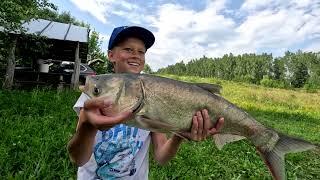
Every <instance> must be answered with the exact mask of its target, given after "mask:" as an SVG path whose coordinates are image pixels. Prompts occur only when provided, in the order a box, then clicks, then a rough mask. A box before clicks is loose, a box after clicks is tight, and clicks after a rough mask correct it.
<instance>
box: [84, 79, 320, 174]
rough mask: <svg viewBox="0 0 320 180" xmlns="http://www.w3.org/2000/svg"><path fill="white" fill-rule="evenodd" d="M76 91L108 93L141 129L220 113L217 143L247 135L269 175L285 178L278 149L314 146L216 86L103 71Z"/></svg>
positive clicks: (184, 127) (167, 128)
mask: <svg viewBox="0 0 320 180" xmlns="http://www.w3.org/2000/svg"><path fill="white" fill-rule="evenodd" d="M82 91H83V92H84V93H86V94H87V95H88V96H90V97H91V98H100V97H101V98H103V97H106V98H109V99H111V100H112V101H113V102H114V105H113V108H112V111H113V113H118V112H122V111H126V110H130V109H131V110H133V112H134V114H135V115H134V118H133V119H131V120H128V121H127V122H126V124H128V125H131V126H136V127H139V128H142V129H146V130H150V131H154V132H164V133H174V134H177V135H179V136H183V135H182V132H189V131H190V128H191V125H192V118H191V117H192V116H193V115H194V114H195V112H196V111H198V110H201V109H204V108H205V109H207V110H208V113H209V115H210V117H211V120H212V123H213V124H214V123H215V121H216V120H217V119H218V117H224V119H225V121H224V125H223V127H222V128H221V130H220V131H219V133H218V134H216V135H214V139H215V143H216V145H217V147H218V148H219V149H221V148H222V147H223V145H225V144H226V143H229V142H232V141H237V140H240V139H243V138H247V139H248V140H249V141H251V142H252V144H254V145H255V146H256V148H257V150H258V151H259V152H260V154H261V157H262V158H263V159H264V161H265V163H266V165H267V166H268V168H269V170H270V172H271V173H272V175H273V177H274V178H275V179H285V166H284V165H285V163H284V155H285V154H286V153H289V152H299V151H305V150H308V149H312V148H315V147H316V146H315V145H313V144H311V143H309V142H306V141H304V140H301V139H298V138H293V137H289V136H286V135H283V134H281V133H278V132H276V131H275V130H273V129H270V128H267V127H265V126H264V125H262V124H261V123H259V122H258V121H256V120H255V119H254V118H253V117H252V116H250V115H249V114H248V113H246V112H245V111H243V110H241V109H240V108H238V107H237V106H236V105H234V104H232V103H230V102H229V101H227V100H226V99H224V98H223V97H221V96H220V95H218V94H217V92H218V91H219V86H217V85H210V84H204V83H200V84H197V83H186V82H181V81H176V80H172V79H168V78H163V77H157V76H152V75H145V74H105V75H98V76H91V77H87V80H86V84H85V87H83V88H82Z"/></svg>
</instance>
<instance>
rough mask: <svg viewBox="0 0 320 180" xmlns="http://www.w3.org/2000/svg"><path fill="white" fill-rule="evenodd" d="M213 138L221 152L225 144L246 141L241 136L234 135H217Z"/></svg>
mask: <svg viewBox="0 0 320 180" xmlns="http://www.w3.org/2000/svg"><path fill="white" fill-rule="evenodd" d="M213 138H214V141H215V143H216V146H217V148H218V149H219V150H221V149H222V147H223V146H224V145H225V144H228V143H231V142H234V141H239V140H241V139H244V138H245V137H243V136H239V135H233V134H215V135H213Z"/></svg>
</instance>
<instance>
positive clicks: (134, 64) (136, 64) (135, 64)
mask: <svg viewBox="0 0 320 180" xmlns="http://www.w3.org/2000/svg"><path fill="white" fill-rule="evenodd" d="M129 65H132V66H139V64H138V63H134V62H131V63H129Z"/></svg>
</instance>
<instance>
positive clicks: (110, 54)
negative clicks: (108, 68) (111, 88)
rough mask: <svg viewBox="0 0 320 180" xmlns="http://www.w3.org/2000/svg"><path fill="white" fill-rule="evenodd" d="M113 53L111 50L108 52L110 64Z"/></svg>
mask: <svg viewBox="0 0 320 180" xmlns="http://www.w3.org/2000/svg"><path fill="white" fill-rule="evenodd" d="M113 56H114V52H113V51H112V50H108V59H109V61H110V62H112V63H113V62H114V60H113Z"/></svg>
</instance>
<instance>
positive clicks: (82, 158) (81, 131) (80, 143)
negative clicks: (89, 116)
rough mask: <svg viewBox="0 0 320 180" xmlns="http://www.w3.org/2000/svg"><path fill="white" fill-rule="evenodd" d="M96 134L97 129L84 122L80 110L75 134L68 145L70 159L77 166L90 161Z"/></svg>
mask: <svg viewBox="0 0 320 180" xmlns="http://www.w3.org/2000/svg"><path fill="white" fill-rule="evenodd" d="M96 133H97V129H96V128H94V127H93V126H92V125H91V124H90V123H87V122H86V115H85V113H84V110H83V109H81V110H80V114H79V120H78V125H77V129H76V132H75V134H74V135H73V137H72V139H71V140H70V141H69V143H68V151H69V156H70V159H71V161H72V162H73V163H75V164H76V165H77V166H82V165H84V164H85V163H86V162H87V161H88V160H89V159H90V156H91V154H92V147H93V144H94V141H95V137H96Z"/></svg>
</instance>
